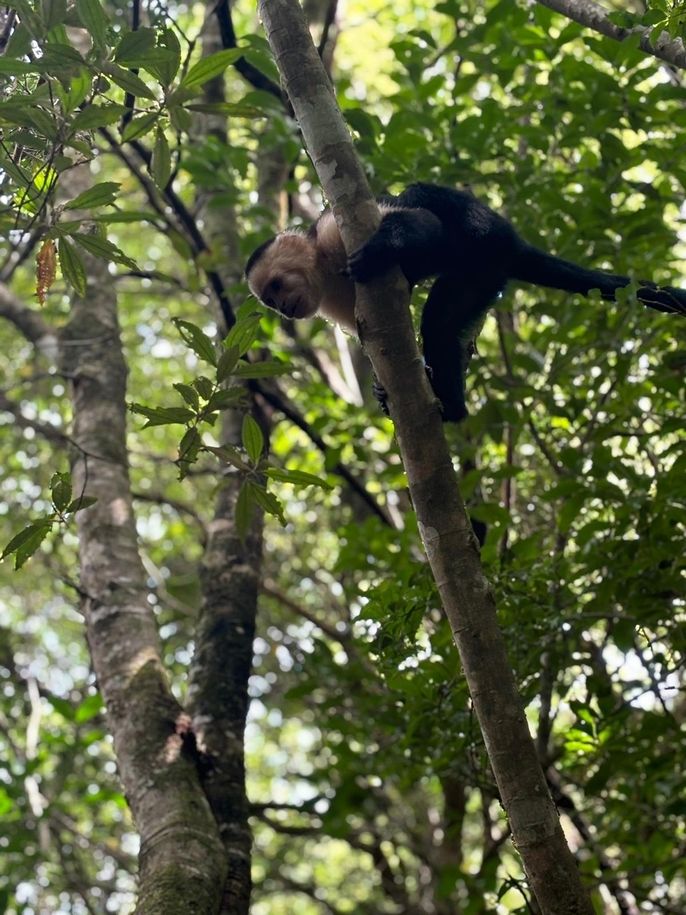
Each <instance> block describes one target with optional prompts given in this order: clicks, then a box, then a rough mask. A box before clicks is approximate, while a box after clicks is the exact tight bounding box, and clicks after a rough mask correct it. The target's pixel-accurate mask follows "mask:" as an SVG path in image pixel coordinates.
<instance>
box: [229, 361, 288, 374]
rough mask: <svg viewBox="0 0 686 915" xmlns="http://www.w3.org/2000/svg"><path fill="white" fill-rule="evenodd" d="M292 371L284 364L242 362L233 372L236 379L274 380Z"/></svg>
mask: <svg viewBox="0 0 686 915" xmlns="http://www.w3.org/2000/svg"><path fill="white" fill-rule="evenodd" d="M290 371H291V366H290V365H287V364H286V363H284V362H242V363H241V364H240V365H237V366H236V368H235V369H234V370H233V375H234V377H236V378H272V377H274V376H275V375H285V374H287V373H288V372H290Z"/></svg>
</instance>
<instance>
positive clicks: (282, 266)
mask: <svg viewBox="0 0 686 915" xmlns="http://www.w3.org/2000/svg"><path fill="white" fill-rule="evenodd" d="M315 260H316V258H315V247H314V244H313V242H312V241H311V239H309V238H307V237H306V236H304V235H280V236H279V237H278V238H277V239H276V240H275V241H274V242H273V244H271V245H270V246H269V247H268V248H267V250H266V251H265V252H264V254H263V255H262V256H261V257H260V258H259V260H258V261H257V263H256V264H255V265H254V266H253V268H252V269H251V271H250V274H249V276H248V285H249V286H250V289H251V291H252V292H253V293H254V294H255V295H256V296H257V298H258V299H259V300H260V301H261V302H263V303H264V304H265V305H267V306H268V307H269V308H273V309H274V310H275V311H278V312H279V313H280V314H282V315H285V317H287V318H311V317H312V316H313V315H315V314H316V313H317V310H318V308H319V305H320V302H321V298H322V283H321V277H320V275H319V274H320V271H319V270H318V269H317V266H316V263H315Z"/></svg>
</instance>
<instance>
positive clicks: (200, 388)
mask: <svg viewBox="0 0 686 915" xmlns="http://www.w3.org/2000/svg"><path fill="white" fill-rule="evenodd" d="M193 387H194V388H195V390H196V391H197V392H198V394H200V396H201V397H202V399H203V400H209V399H210V397H211V396H212V395H213V394H214V385H213V384H212V382H211V381H210V379H209V378H205V376H204V375H200V377H199V378H196V379H195V380H194V381H193Z"/></svg>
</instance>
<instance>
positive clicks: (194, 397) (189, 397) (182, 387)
mask: <svg viewBox="0 0 686 915" xmlns="http://www.w3.org/2000/svg"><path fill="white" fill-rule="evenodd" d="M172 387H173V388H175V390H177V391H178V392H179V394H180V395H181V396H182V397H183V399H184V400H185V401H186V403H187V404H188V406H189V407H190V408H191V409H192V410H195V411H196V412H197V411H198V410H199V409H200V398H199V396H198V392H197V391H196V390H195V388H192V387H191V386H190V385H189V384H182V383H181V382H180V381H178V382H176V384H173V385H172Z"/></svg>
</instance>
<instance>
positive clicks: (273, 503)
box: [247, 480, 286, 527]
mask: <svg viewBox="0 0 686 915" xmlns="http://www.w3.org/2000/svg"><path fill="white" fill-rule="evenodd" d="M247 484H248V486H249V487H250V494H251V496H252V498H253V499H254V500H255V502H257V504H258V505H259V506H260V507H261V508H263V509H264V511H266V512H267V514H268V515H273V516H274V517H275V518H278V520H279V521H280V522H281V524H282V525H283V526H284V527H285V525H286V517H285V515H284V513H283V505H282V504H281V503H280V502H279V500H278V499H277V498H276V496H275V495H274V493H272V492H267V490H266V489H265V488H264V487H263V486H260V485H259V484H258V483H255V482H254V480H248V481H247Z"/></svg>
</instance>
